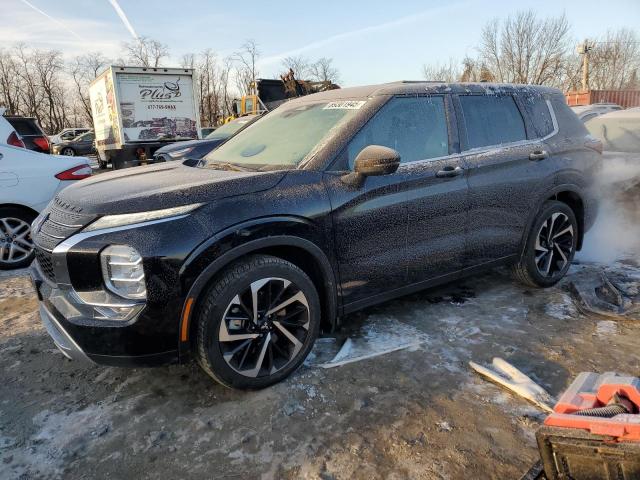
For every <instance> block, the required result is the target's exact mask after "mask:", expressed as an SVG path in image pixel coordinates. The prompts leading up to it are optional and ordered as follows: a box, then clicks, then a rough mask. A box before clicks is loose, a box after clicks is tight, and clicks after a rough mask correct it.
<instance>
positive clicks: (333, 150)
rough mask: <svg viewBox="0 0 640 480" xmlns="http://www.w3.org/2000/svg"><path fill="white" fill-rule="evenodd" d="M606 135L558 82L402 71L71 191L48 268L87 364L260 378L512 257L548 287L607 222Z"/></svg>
mask: <svg viewBox="0 0 640 480" xmlns="http://www.w3.org/2000/svg"><path fill="white" fill-rule="evenodd" d="M600 151H601V144H600V142H599V141H597V140H596V139H594V138H593V137H591V136H590V135H589V134H588V133H587V131H586V130H585V128H584V126H583V125H582V123H581V122H580V121H579V120H578V118H577V117H576V115H575V114H574V113H573V112H572V111H571V110H570V109H569V107H567V105H566V104H565V100H564V96H563V95H562V93H561V92H560V91H558V90H555V89H551V88H544V87H532V86H516V85H492V84H484V83H481V84H440V83H428V82H399V83H391V84H386V85H379V86H367V87H358V88H347V89H342V90H332V91H329V92H323V93H319V94H314V95H310V96H306V97H303V98H299V99H295V100H292V101H289V102H287V103H285V104H284V105H282V106H281V107H279V108H277V109H276V110H274V111H273V112H271V113H269V114H267V115H266V116H265V117H264V118H262V119H261V120H260V121H259V122H256V123H255V124H253V125H251V126H249V127H248V128H246V129H245V130H243V131H242V132H240V133H239V134H238V135H236V136H234V137H232V138H231V139H229V140H228V141H227V142H226V143H224V144H223V145H222V146H220V147H219V148H218V149H216V150H214V151H212V152H211V153H210V154H208V155H207V156H206V157H204V158H203V159H202V160H201V161H200V162H199V163H198V165H197V166H196V167H188V166H185V165H183V164H181V163H179V162H172V163H167V164H161V165H154V166H150V167H141V168H139V169H136V170H127V171H126V172H113V173H110V174H106V175H100V176H97V177H94V178H92V179H89V180H85V181H82V182H78V183H76V184H74V185H73V186H71V187H68V188H67V189H65V190H64V191H63V192H61V193H60V194H58V196H57V197H56V198H55V199H54V200H53V201H52V202H51V204H50V205H49V206H48V207H47V208H46V210H45V211H44V212H43V213H42V214H41V215H40V216H39V217H38V218H37V219H36V220H35V221H34V224H33V232H34V240H35V244H36V258H37V261H36V262H34V265H33V267H32V276H33V279H34V283H35V285H36V290H37V292H38V296H39V299H40V307H41V315H42V319H43V321H44V324H45V325H46V327H47V329H48V331H49V333H50V335H51V336H52V337H53V339H54V341H55V343H56V344H57V345H58V347H60V349H61V350H62V351H63V352H64V353H65V354H66V355H67V356H69V357H71V358H82V359H88V360H91V361H94V362H96V363H100V364H107V365H150V364H158V363H168V362H178V361H180V362H182V361H186V360H187V359H189V358H190V357H195V358H196V359H197V361H198V362H199V363H200V365H201V366H202V367H203V368H204V370H206V372H207V373H209V374H210V375H211V376H212V377H213V378H215V379H216V380H218V381H219V382H221V383H223V384H224V385H227V386H231V387H236V388H261V387H265V386H267V385H270V384H273V383H274V382H277V381H279V380H281V379H283V378H285V377H286V376H287V375H289V374H290V373H291V372H292V371H293V370H295V369H296V368H297V367H298V366H299V365H300V364H301V363H302V361H303V360H304V358H305V357H306V356H307V354H308V353H309V351H310V350H311V347H312V346H313V343H314V341H315V339H316V337H317V335H318V333H319V331H320V330H321V329H325V330H330V329H331V328H333V327H335V325H336V323H337V322H338V321H339V320H338V319H340V318H341V317H343V316H344V315H346V314H348V313H349V312H353V311H355V310H358V309H361V308H363V307H365V306H368V305H372V304H375V303H379V302H382V301H385V300H389V299H391V298H394V297H398V296H400V295H405V294H407V293H410V292H413V291H416V290H419V289H424V288H426V287H431V286H434V285H437V284H441V283H443V282H449V281H452V280H456V279H459V278H461V277H463V276H465V275H468V274H471V273H474V272H478V271H480V270H484V269H487V268H490V267H495V266H497V265H503V264H510V265H512V266H513V269H514V272H515V275H516V276H517V278H519V279H520V280H522V281H523V282H525V283H526V284H528V285H531V286H539V287H548V286H550V285H553V284H555V283H556V282H557V281H558V280H559V279H560V278H561V277H562V276H563V275H564V274H565V273H566V272H567V269H568V268H569V265H570V263H571V260H572V258H573V255H574V253H575V251H576V250H578V249H580V246H581V244H582V239H583V235H584V232H585V231H586V230H587V229H588V228H589V227H590V225H591V224H592V222H593V220H594V215H595V207H596V205H595V201H594V198H593V197H592V195H591V194H590V185H591V183H592V178H593V176H594V173H595V172H596V171H597V170H598V169H599V166H600V160H601V154H600Z"/></svg>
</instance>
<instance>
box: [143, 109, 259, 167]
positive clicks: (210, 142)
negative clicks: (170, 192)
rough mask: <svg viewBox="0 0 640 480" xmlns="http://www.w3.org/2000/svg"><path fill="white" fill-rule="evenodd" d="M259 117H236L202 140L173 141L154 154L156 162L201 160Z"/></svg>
mask: <svg viewBox="0 0 640 480" xmlns="http://www.w3.org/2000/svg"><path fill="white" fill-rule="evenodd" d="M259 117H260V116H259V115H247V116H244V117H240V118H236V119H235V120H232V121H230V122H228V123H226V124H224V125H222V126H221V127H218V128H217V129H216V130H214V131H213V132H211V133H210V134H209V135H207V137H206V138H204V139H202V140H189V141H185V142H175V143H171V144H169V145H166V146H164V147H162V148H159V149H158V150H156V152H155V153H154V155H153V159H154V161H155V162H168V161H172V160H185V159H187V158H188V159H192V160H199V159H201V158H202V157H204V156H205V155H206V154H207V153H209V152H211V150H213V149H214V148H216V147H217V146H218V145H220V144H221V143H222V142H224V141H225V140H227V139H228V138H230V137H231V136H232V135H234V134H235V133H237V132H238V131H239V130H240V129H242V128H244V127H247V126H248V125H250V124H251V123H253V122H254V121H255V120H257V119H258V118H259Z"/></svg>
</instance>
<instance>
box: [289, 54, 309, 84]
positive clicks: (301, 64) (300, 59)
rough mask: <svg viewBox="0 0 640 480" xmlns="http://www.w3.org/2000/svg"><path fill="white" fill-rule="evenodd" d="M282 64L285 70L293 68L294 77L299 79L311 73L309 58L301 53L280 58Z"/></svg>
mask: <svg viewBox="0 0 640 480" xmlns="http://www.w3.org/2000/svg"><path fill="white" fill-rule="evenodd" d="M282 66H283V67H284V69H285V71H286V72H288V71H289V70H293V73H294V74H295V76H296V78H297V79H300V80H302V79H305V78H307V77H308V76H309V75H310V74H311V71H310V70H311V68H310V67H311V65H310V63H309V59H308V58H306V57H304V56H303V55H298V56H293V57H287V58H285V59H284V60H282Z"/></svg>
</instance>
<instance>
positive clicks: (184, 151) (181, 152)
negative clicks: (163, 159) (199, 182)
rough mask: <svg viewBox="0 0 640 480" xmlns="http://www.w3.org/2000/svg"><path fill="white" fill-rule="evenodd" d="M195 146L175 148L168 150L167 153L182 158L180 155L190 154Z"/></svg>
mask: <svg viewBox="0 0 640 480" xmlns="http://www.w3.org/2000/svg"><path fill="white" fill-rule="evenodd" d="M194 148H195V147H186V148H181V149H180V150H174V151H173V152H167V155H169V156H170V157H171V158H180V157H184V156H185V155H188V154H189V153H191V151H192V150H193V149H194Z"/></svg>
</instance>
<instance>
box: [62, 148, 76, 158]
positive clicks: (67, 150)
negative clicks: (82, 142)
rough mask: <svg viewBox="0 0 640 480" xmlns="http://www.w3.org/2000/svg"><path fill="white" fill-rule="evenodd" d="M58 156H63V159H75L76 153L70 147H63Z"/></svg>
mask: <svg viewBox="0 0 640 480" xmlns="http://www.w3.org/2000/svg"><path fill="white" fill-rule="evenodd" d="M60 155H64V156H65V157H75V156H76V151H75V150H74V149H73V148H71V147H64V148H63V149H62V150H60Z"/></svg>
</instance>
